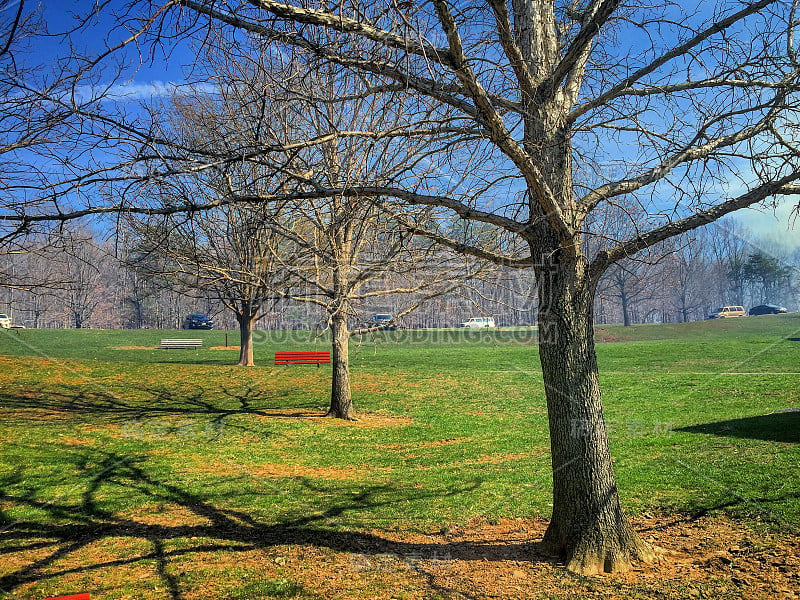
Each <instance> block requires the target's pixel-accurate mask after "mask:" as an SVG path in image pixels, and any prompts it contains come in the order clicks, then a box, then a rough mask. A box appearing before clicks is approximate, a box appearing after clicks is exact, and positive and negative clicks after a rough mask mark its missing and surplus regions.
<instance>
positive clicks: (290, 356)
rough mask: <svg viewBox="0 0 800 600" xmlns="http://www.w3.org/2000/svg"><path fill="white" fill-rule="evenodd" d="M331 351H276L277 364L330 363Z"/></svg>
mask: <svg viewBox="0 0 800 600" xmlns="http://www.w3.org/2000/svg"><path fill="white" fill-rule="evenodd" d="M330 362H331V353H330V352H320V351H309V352H276V353H275V364H276V365H317V366H319V365H320V364H321V363H330Z"/></svg>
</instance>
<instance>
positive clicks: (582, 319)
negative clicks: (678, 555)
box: [537, 252, 653, 575]
mask: <svg viewBox="0 0 800 600" xmlns="http://www.w3.org/2000/svg"><path fill="white" fill-rule="evenodd" d="M560 255H561V253H560V252H559V253H555V254H551V256H556V259H555V261H557V262H553V263H552V264H550V265H548V266H547V267H544V268H542V267H540V268H538V269H537V271H538V272H537V278H538V280H539V302H540V312H539V327H540V357H541V363H542V373H543V377H544V385H545V390H546V396H547V411H548V416H549V420H550V446H551V452H552V467H553V516H552V519H551V521H550V525H549V526H548V528H547V532H546V533H545V536H544V540H543V542H542V545H543V549H544V550H545V551H547V552H548V553H550V554H553V555H557V556H560V557H562V558H563V559H564V560H565V562H566V564H567V568H569V569H570V570H571V571H575V572H577V573H581V574H584V575H589V574H595V573H601V572H604V571H606V572H610V571H617V570H624V569H626V568H628V567H629V566H630V561H631V559H638V560H651V559H652V558H653V550H652V548H651V547H650V546H648V545H647V544H646V543H644V542H643V541H641V540H640V538H639V536H638V535H637V534H636V532H635V531H634V530H633V528H632V527H631V525H630V523H629V522H628V520H627V519H626V517H625V516H624V514H623V513H622V508H621V506H620V501H619V495H618V493H617V484H616V480H615V477H614V470H613V467H612V464H611V455H610V453H609V447H608V437H607V435H606V429H605V423H604V420H603V406H602V404H601V401H600V385H599V379H598V374H597V358H596V356H595V349H594V339H593V323H592V320H593V297H594V291H595V290H594V288H595V283H594V282H591V281H589V278H588V277H586V275H585V263H584V258H583V257H578V258H559V257H560Z"/></svg>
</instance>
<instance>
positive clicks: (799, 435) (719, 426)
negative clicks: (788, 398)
mask: <svg viewBox="0 0 800 600" xmlns="http://www.w3.org/2000/svg"><path fill="white" fill-rule="evenodd" d="M676 431H683V432H686V433H704V434H708V435H717V436H726V437H737V438H750V439H755V440H765V441H769V442H784V443H791V444H800V410H794V409H790V410H788V411H784V412H774V413H771V414H768V415H760V416H758V417H745V418H742V419H730V420H727V421H717V422H714V423H704V424H702V425H692V426H689V427H681V428H678V429H676Z"/></svg>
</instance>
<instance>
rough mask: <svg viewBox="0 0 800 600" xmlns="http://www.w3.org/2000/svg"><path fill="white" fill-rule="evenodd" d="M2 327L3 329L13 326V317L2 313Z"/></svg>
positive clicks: (0, 315)
mask: <svg viewBox="0 0 800 600" xmlns="http://www.w3.org/2000/svg"><path fill="white" fill-rule="evenodd" d="M0 327H2V328H3V329H10V328H11V319H10V318H9V317H8V315H4V314H2V313H0Z"/></svg>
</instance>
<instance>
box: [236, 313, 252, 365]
mask: <svg viewBox="0 0 800 600" xmlns="http://www.w3.org/2000/svg"><path fill="white" fill-rule="evenodd" d="M236 320H237V321H238V323H239V362H238V363H237V364H238V365H239V366H240V367H252V366H255V364H256V363H255V362H254V361H253V321H254V317H253V316H251V315H249V314H237V315H236Z"/></svg>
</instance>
